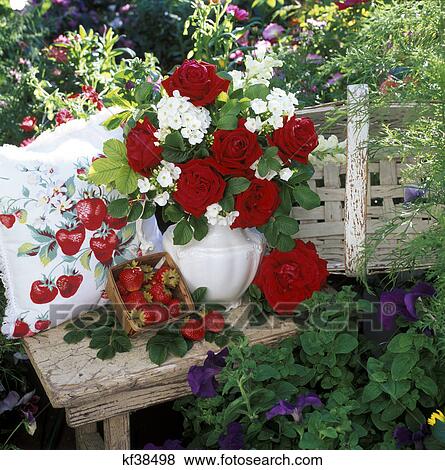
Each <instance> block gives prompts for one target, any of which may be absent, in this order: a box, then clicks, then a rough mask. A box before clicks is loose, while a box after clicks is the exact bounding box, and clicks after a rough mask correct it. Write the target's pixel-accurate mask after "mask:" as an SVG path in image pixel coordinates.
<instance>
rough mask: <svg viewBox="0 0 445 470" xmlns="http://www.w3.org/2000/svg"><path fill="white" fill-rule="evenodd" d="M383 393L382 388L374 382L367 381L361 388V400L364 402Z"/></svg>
mask: <svg viewBox="0 0 445 470" xmlns="http://www.w3.org/2000/svg"><path fill="white" fill-rule="evenodd" d="M382 393H383V389H382V387H381V386H380V385H378V384H376V383H375V382H370V383H368V384H367V385H366V386H365V388H364V389H363V395H362V400H363V401H364V402H365V403H368V402H370V401H373V400H375V399H376V398H378V397H379V396H380V395H381V394H382Z"/></svg>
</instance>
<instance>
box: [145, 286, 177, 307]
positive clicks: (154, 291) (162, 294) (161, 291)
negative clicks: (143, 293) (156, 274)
mask: <svg viewBox="0 0 445 470" xmlns="http://www.w3.org/2000/svg"><path fill="white" fill-rule="evenodd" d="M148 291H149V293H150V295H151V297H152V299H153V302H159V303H161V304H164V305H169V304H170V302H171V301H172V293H171V292H170V291H169V290H168V289H167V288H166V287H165V286H164V285H163V284H161V283H155V284H152V285H151V286H150V288H149V290H148Z"/></svg>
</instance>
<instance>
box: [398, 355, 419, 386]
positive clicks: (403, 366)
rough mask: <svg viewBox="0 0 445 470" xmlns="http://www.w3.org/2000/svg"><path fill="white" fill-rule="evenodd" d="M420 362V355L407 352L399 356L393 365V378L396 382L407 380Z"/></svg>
mask: <svg viewBox="0 0 445 470" xmlns="http://www.w3.org/2000/svg"><path fill="white" fill-rule="evenodd" d="M418 360H419V354H418V353H417V352H416V351H414V352H406V353H400V354H397V355H396V357H395V358H394V360H393V362H392V364H391V376H392V378H393V379H394V380H402V379H406V378H407V377H408V376H409V374H410V372H411V370H412V369H413V367H414V366H415V365H416V364H417V362H418Z"/></svg>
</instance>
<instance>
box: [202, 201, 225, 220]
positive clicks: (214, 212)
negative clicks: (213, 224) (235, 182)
mask: <svg viewBox="0 0 445 470" xmlns="http://www.w3.org/2000/svg"><path fill="white" fill-rule="evenodd" d="M221 210H222V207H221V206H220V205H219V204H218V203H215V204H210V206H207V210H206V213H205V215H206V217H207V218H209V217H211V218H212V217H216V216H218V214H219V213H220V212H221Z"/></svg>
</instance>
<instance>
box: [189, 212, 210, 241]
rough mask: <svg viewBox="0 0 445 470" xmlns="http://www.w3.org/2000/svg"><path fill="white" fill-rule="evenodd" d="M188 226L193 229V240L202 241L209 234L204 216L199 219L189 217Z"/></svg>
mask: <svg viewBox="0 0 445 470" xmlns="http://www.w3.org/2000/svg"><path fill="white" fill-rule="evenodd" d="M190 224H191V226H192V227H193V237H194V238H195V240H198V241H199V240H202V239H203V238H204V237H205V236H206V235H207V233H208V232H209V226H208V225H207V219H206V218H205V217H204V216H203V217H200V218H199V219H197V218H196V217H193V216H192V217H190Z"/></svg>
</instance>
